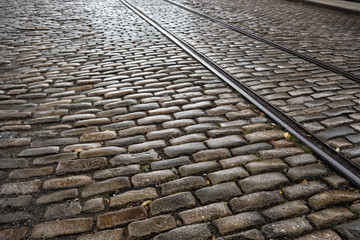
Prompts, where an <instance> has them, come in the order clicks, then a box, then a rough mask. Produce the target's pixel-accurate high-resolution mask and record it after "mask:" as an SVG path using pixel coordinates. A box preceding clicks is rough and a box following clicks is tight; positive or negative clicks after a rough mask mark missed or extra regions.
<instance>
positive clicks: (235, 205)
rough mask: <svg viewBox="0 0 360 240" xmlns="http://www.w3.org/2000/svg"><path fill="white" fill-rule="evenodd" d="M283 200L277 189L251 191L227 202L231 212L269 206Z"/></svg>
mask: <svg viewBox="0 0 360 240" xmlns="http://www.w3.org/2000/svg"><path fill="white" fill-rule="evenodd" d="M283 202H285V199H284V198H283V197H282V196H281V194H280V192H279V191H272V192H258V193H251V194H248V195H245V196H242V197H237V198H233V199H231V200H230V202H229V204H230V207H231V209H232V211H233V212H235V213H239V212H245V211H251V210H255V209H257V208H263V207H270V206H273V205H276V204H279V203H283Z"/></svg>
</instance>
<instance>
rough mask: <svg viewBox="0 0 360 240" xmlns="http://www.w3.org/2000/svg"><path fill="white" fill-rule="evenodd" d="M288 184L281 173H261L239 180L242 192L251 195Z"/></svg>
mask: <svg viewBox="0 0 360 240" xmlns="http://www.w3.org/2000/svg"><path fill="white" fill-rule="evenodd" d="M288 182H289V180H288V179H287V178H286V177H285V176H284V175H283V174H282V173H263V174H259V175H255V176H250V177H247V178H245V179H243V180H240V181H239V185H240V187H241V189H242V190H243V191H245V192H246V193H251V192H257V191H262V190H272V189H275V188H277V187H279V186H281V185H284V184H287V183H288Z"/></svg>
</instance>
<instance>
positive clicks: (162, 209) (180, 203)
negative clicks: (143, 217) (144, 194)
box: [150, 192, 196, 215]
mask: <svg viewBox="0 0 360 240" xmlns="http://www.w3.org/2000/svg"><path fill="white" fill-rule="evenodd" d="M195 204H196V203H195V198H194V197H193V195H192V194H191V193H190V192H182V193H177V194H173V195H169V196H166V197H163V198H159V199H156V200H154V201H153V202H152V203H150V214H151V215H157V214H159V213H166V212H172V211H175V210H178V209H181V208H190V207H193V206H195Z"/></svg>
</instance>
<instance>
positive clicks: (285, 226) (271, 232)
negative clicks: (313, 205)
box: [261, 217, 313, 238]
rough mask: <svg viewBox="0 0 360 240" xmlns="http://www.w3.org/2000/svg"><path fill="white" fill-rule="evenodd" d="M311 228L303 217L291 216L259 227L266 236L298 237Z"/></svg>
mask: <svg viewBox="0 0 360 240" xmlns="http://www.w3.org/2000/svg"><path fill="white" fill-rule="evenodd" d="M312 229H313V228H312V226H311V224H310V223H309V222H308V221H307V220H306V219H304V218H301V217H299V218H292V219H288V220H283V221H279V222H274V223H270V224H267V225H265V226H263V227H262V228H261V230H262V232H263V233H264V234H265V235H266V236H267V237H268V238H284V237H291V238H293V237H298V236H300V235H302V234H304V233H306V232H309V231H311V230H312Z"/></svg>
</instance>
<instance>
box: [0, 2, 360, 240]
mask: <svg viewBox="0 0 360 240" xmlns="http://www.w3.org/2000/svg"><path fill="white" fill-rule="evenodd" d="M0 6H1V13H2V16H7V17H4V23H2V24H3V26H4V29H6V31H7V32H6V33H2V34H3V35H2V37H3V39H2V40H1V44H2V45H6V47H5V51H4V52H5V55H6V57H5V58H4V59H6V61H8V62H6V63H4V64H1V66H0V69H1V73H3V74H1V76H0V86H1V91H2V92H1V94H2V95H1V96H3V97H2V100H0V104H1V105H0V106H1V107H0V108H1V115H0V126H1V128H0V136H1V137H0V140H1V142H0V143H1V145H0V146H2V147H1V149H0V151H1V157H0V181H1V183H0V206H1V210H0V212H1V215H0V239H77V240H89V239H219V240H220V239H233V238H252V239H274V238H278V239H284V238H298V237H299V238H300V239H312V238H314V237H316V236H321V237H330V238H331V239H340V237H343V238H346V237H353V236H351V234H355V237H356V236H358V235H356V233H352V232H351V231H349V229H351V228H353V226H354V225H355V226H356V225H358V224H359V219H358V215H359V214H360V205H359V203H358V201H359V200H360V193H359V192H358V190H357V189H355V188H354V187H353V186H352V185H351V184H350V183H349V182H348V181H347V180H346V179H344V178H343V177H341V176H339V175H338V174H337V173H335V172H334V171H333V170H331V169H330V168H329V167H328V166H326V165H325V164H324V163H323V162H322V161H320V160H319V159H318V158H317V157H316V156H314V155H312V154H311V153H309V152H306V150H307V149H306V148H303V147H302V146H300V145H298V144H297V143H295V142H293V141H292V140H290V139H288V138H285V135H284V132H283V131H281V130H280V129H277V126H276V124H274V123H272V122H271V120H270V119H269V118H268V117H266V116H264V114H262V113H261V112H260V111H259V110H257V109H254V108H253V106H252V105H251V104H250V103H249V102H247V101H246V100H245V99H244V98H243V97H242V96H240V95H239V94H237V93H236V92H235V91H234V90H232V89H231V88H229V87H228V86H226V85H225V84H224V83H223V82H222V81H220V79H218V78H217V77H216V76H214V75H213V74H211V73H210V72H209V71H208V70H207V69H205V68H204V67H203V66H202V65H200V64H199V63H198V62H196V61H195V60H194V59H192V58H191V57H189V56H188V55H187V54H186V53H184V52H183V51H182V50H181V49H179V48H178V47H177V46H176V45H174V44H173V43H172V42H170V41H169V40H168V39H167V38H165V37H164V36H162V35H161V34H160V33H159V32H158V31H156V30H155V29H153V28H152V27H150V26H149V25H148V24H146V23H145V22H144V21H143V20H141V19H140V18H139V17H138V16H136V15H135V14H133V13H132V12H131V11H130V10H128V9H127V8H126V7H125V6H123V5H122V4H121V3H120V2H118V1H113V0H106V1H104V0H101V1H98V0H90V1H89V0H87V1H82V0H80V1H76V2H73V1H62V0H54V1H51V2H44V1H38V0H27V1H5V2H4V3H2V4H1V5H0ZM10 14H11V15H10ZM10 16H11V17H10Z"/></svg>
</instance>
